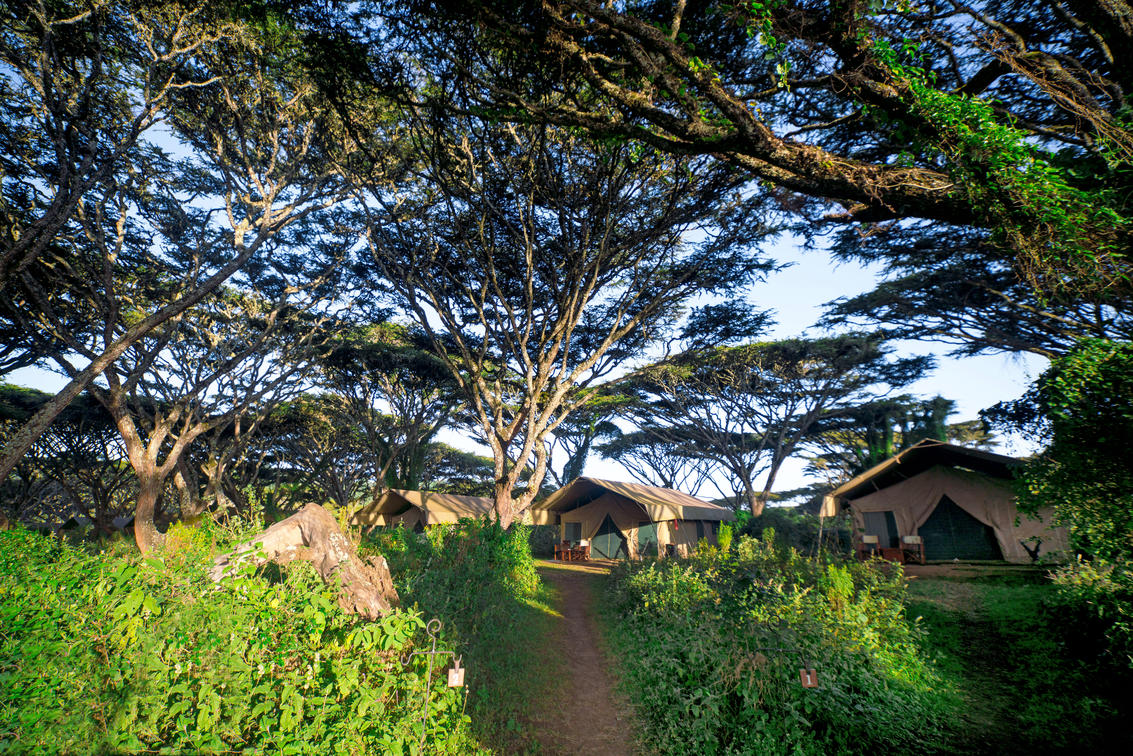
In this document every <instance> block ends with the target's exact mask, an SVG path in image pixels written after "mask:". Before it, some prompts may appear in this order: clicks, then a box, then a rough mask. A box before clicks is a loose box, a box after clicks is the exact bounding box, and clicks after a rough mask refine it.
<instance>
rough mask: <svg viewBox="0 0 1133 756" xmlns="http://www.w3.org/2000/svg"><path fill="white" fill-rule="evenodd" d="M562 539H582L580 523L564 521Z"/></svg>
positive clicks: (572, 540)
mask: <svg viewBox="0 0 1133 756" xmlns="http://www.w3.org/2000/svg"><path fill="white" fill-rule="evenodd" d="M563 540H564V541H570V542H571V543H575V542H576V541H581V540H582V523H581V522H566V523H563Z"/></svg>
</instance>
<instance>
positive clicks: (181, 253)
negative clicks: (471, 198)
mask: <svg viewBox="0 0 1133 756" xmlns="http://www.w3.org/2000/svg"><path fill="white" fill-rule="evenodd" d="M194 64H195V65H197V66H199V67H200V69H201V70H202V71H207V72H208V74H209V80H208V82H207V84H204V85H202V86H199V87H193V88H183V89H179V90H177V91H176V93H175V94H174V95H171V97H170V101H171V103H170V105H169V114H170V119H171V120H170V122H171V124H172V125H173V126H174V127H175V128H176V131H177V134H178V135H179V136H180V137H181V139H182V140H183V143H184V148H185V150H186V151H187V152H188V153H189V154H188V156H187V157H184V158H182V159H179V160H176V161H175V160H171V159H170V158H168V157H167V156H166V155H164V154H163V153H162V152H161V151H160V150H158V149H156V148H152V147H151V148H149V149H147V150H145V151H141V152H139V154H138V155H135V156H134V158H133V159H132V161H131V164H130V167H129V170H128V171H126V177H125V178H124V179H122V180H121V182H120V184H121V186H120V189H119V191H117V192H115V193H114V194H112V195H108V196H100V197H99V198H98V201H97V202H95V201H87V202H84V203H81V204H80V205H79V206H78V209H77V211H76V219H75V222H74V224H72V226H70V227H68V229H69V230H68V232H67V233H59V234H57V235H56V238H55V240H54V243H53V246H52V247H50V248H48V249H49V250H51V251H52V257H51V259H50V260H49V261H47V260H46V259H45V258H43V255H44V254H46V252H45V253H41V261H40V262H41V263H44V264H47V263H48V262H49V264H50V265H51V266H54V268H55V269H56V276H57V278H58V280H59V281H60V282H61V283H63V284H65V285H64V286H61V287H59V288H60V289H61V290H62V291H65V292H66V297H65V298H64V299H63V301H62V302H59V301H57V300H55V299H53V298H52V296H51V293H50V292H45V291H44V289H43V287H42V286H39V285H37V283H36V281H34V280H30V279H29V278H27V277H23V278H21V279H20V280H21V282H22V283H23V284H26V286H25V290H24V294H25V295H26V298H27V302H28V306H26V307H15V308H13V311H14V312H17V313H19V316H20V317H21V318H22V319H23V320H22V324H23V326H24V328H25V330H26V331H27V332H28V333H30V334H37V335H42V338H43V339H44V340H45V341H47V342H48V343H49V344H50V345H51V348H50V350H49V356H50V359H51V360H52V361H53V362H54V363H55V365H56V366H57V367H58V369H60V370H61V371H62V372H64V373H65V374H66V375H68V376H69V377H71V378H72V381H71V385H70V386H69V387H68V389H70V388H73V386H75V385H78V384H80V383H82V382H84V381H86V380H87V379H89V378H90V377H91V375H92V374H93V375H99V374H101V375H102V376H103V377H104V379H105V381H106V384H105V385H99V386H97V387H94V386H93V385H92V387H91V390H92V391H93V392H94V393H95V395H96V396H97V397H98V398H99V399H100V401H102V402H103V403H104V404H105V405H106V407H107V409H108V410H109V411H110V412H111V414H112V415H113V416H114V418H115V422H116V424H117V426H118V429H119V431H120V433H121V434H122V437H123V439H124V441H125V443H126V446H127V452H128V455H129V457H130V461H131V464H132V465H133V466H134V468H135V471H136V472H137V473H138V476H139V481H140V486H141V489H140V493H139V500H138V509H139V511H138V518H137V523H138V525H137V527H136V528H135V532H136V534H137V536H138V539H139V545H140V546H141V547H142V548H143V550H146V549H148V548H151V547H152V546H153V545H154V544H155V543H156V542H157V541H158V540H160V539H159V538H158V533H157V531H156V529H155V528H154V527H153V524H152V518H153V512H154V507H155V505H156V502H157V499H158V497H159V496H160V493H161V489H162V481H164V479H165V478H166V476H168V475H169V474H171V473H172V472H173V470H174V469H175V468H176V466H177V460H178V459H179V457H180V455H181V453H182V452H183V451H184V448H185V447H186V446H187V445H188V444H189V443H190V442H191V441H192V440H193V438H195V437H197V436H199V435H200V434H201V433H204V432H205V431H206V430H208V429H210V428H215V427H217V426H218V425H219V424H222V423H223V422H227V421H230V420H232V419H233V417H234V413H235V414H240V413H241V412H243V409H244V408H247V407H250V406H253V405H254V404H255V403H256V402H257V401H259V400H260V396H261V395H262V394H263V393H264V390H265V389H264V386H265V385H267V384H265V383H264V382H265V381H267V382H268V383H271V382H272V381H273V380H275V378H272V379H269V378H268V377H267V376H269V375H270V376H276V378H278V376H279V375H280V374H281V371H284V370H286V369H289V368H287V367H286V366H285V365H284V364H283V363H281V362H279V359H280V357H279V354H278V352H279V350H281V349H283V350H285V351H286V350H287V349H290V348H291V347H290V346H288V344H292V343H294V344H302V343H303V342H304V340H305V339H309V338H310V337H311V333H312V332H313V324H312V323H308V322H307V321H306V320H305V319H304V318H305V316H302V315H301V313H302V311H304V310H309V309H310V308H312V307H317V306H319V305H320V304H321V303H323V302H325V301H326V300H327V298H328V297H332V296H334V295H335V292H334V290H333V287H332V284H333V282H334V280H335V277H336V271H335V267H334V266H335V265H336V264H337V263H338V262H339V261H340V254H341V249H340V247H339V246H338V244H339V243H338V241H337V240H336V239H335V238H334V234H335V231H336V228H338V226H339V223H338V220H337V219H336V216H335V215H334V214H333V213H331V212H330V211H329V209H330V208H331V207H333V206H334V204H335V203H336V202H338V201H339V200H340V199H341V198H342V196H343V192H344V191H345V187H344V185H343V184H342V183H341V182H340V181H339V173H340V172H339V169H338V168H337V167H336V163H335V159H336V157H338V156H339V153H338V152H337V150H338V149H339V148H340V147H341V145H342V144H343V140H342V139H341V132H340V129H339V127H338V125H337V124H338V122H337V121H336V120H335V118H334V116H333V113H332V112H330V111H329V110H327V109H325V108H322V107H321V106H320V101H319V98H318V95H317V92H316V90H315V87H314V85H313V84H312V82H311V81H310V80H309V79H307V78H305V76H304V75H303V72H302V71H301V70H299V71H296V70H294V69H293V68H289V64H288V62H287V60H286V59H281V58H280V57H278V56H276V55H275V52H274V51H272V50H270V49H268V48H256V47H254V46H249V45H244V44H235V43H233V44H227V43H224V44H222V43H217V44H216V45H214V46H213V47H210V48H208V49H202V50H198V51H197V56H196V58H195V59H194ZM237 271H241V273H240V275H239V276H238V277H237V278H235V279H233V285H234V286H235V287H239V289H240V292H239V293H238V292H236V291H234V290H228V291H222V292H219V293H217V291H218V287H219V286H220V284H221V283H222V282H223V281H225V280H227V279H229V278H230V277H231V276H232V275H233V274H234V273H236V272H237ZM190 308H192V309H190ZM76 312H77V313H79V314H81V315H82V317H81V318H76V317H75V315H74V313H76ZM238 312H239V317H238V316H237V313H238ZM76 321H85V322H88V323H92V324H95V327H94V328H91V329H87V330H84V331H80V332H76V331H75V329H73V328H72V327H71V324H72V323H74V322H76ZM222 328H226V329H227V333H222V332H220V329H222ZM245 328H246V329H248V330H246V331H244V332H243V333H241V330H242V329H245ZM239 336H242V337H244V338H245V339H246V340H245V341H244V342H243V343H241V342H238V341H233V340H232V339H233V338H237V337H239ZM221 345H224V346H225V347H227V348H228V351H227V352H225V353H220V352H217V351H216V350H217V349H219V348H220V346H221ZM174 349H185V350H189V351H188V352H187V353H185V354H184V355H183V360H184V361H181V362H178V361H175V360H173V361H171V360H169V356H170V354H171V353H172V352H170V350H174ZM194 350H195V351H194ZM256 350H261V351H259V352H257V351H256ZM263 350H269V351H275V352H276V353H277V354H276V357H275V358H274V360H268V359H267V358H266V357H265V354H264V351H263ZM80 359H85V360H88V364H87V365H86V366H85V367H80V366H79V364H78V360H80ZM206 367H207V370H206ZM201 370H205V372H200V371H201ZM194 371H196V372H194ZM210 371H211V372H210ZM171 376H178V380H179V381H182V382H183V384H184V385H183V386H177V385H176V381H173V380H171V379H170V377H171ZM226 381H227V382H228V383H229V384H230V385H229V386H228V387H227V388H228V390H230V391H232V392H233V393H232V394H230V395H229V396H228V400H229V403H228V404H227V405H224V403H223V401H222V400H221V399H219V398H218V396H217V392H218V391H219V386H220V385H222V384H224V383H225V382H226ZM67 396H68V392H67V390H65V391H64V392H63V393H61V394H60V395H59V396H57V397H56V399H55V400H54V401H55V402H60V401H63V403H64V405H65V403H66V401H65V400H67ZM154 397H156V398H160V399H161V400H163V401H166V402H172V403H173V404H176V403H177V402H178V401H182V400H183V402H184V403H187V406H186V405H185V404H182V405H181V406H179V407H178V408H177V409H176V410H173V411H171V416H170V417H166V419H165V420H160V421H159V420H158V419H157V415H158V414H160V411H159V410H162V409H163V408H162V407H160V406H159V405H158V404H157V403H156V402H151V403H149V404H147V403H146V402H147V401H149V400H150V399H152V398H154ZM208 402H214V403H216V407H214V409H216V411H212V410H209V411H207V412H202V411H200V410H201V409H202V408H203V407H205V406H206V405H207V404H208ZM237 408H241V409H239V410H238V409H237ZM149 412H153V414H150V415H147V414H146V413H149ZM41 414H42V413H41ZM206 415H207V416H208V419H207V420H205V419H202V418H204V417H205V416H206ZM37 417H38V415H37ZM170 418H172V419H170ZM167 421H168V422H167ZM178 423H181V424H182V425H181V426H179V428H180V430H179V431H178V433H177V434H176V435H177V441H176V442H172V441H170V442H169V443H170V444H171V445H170V446H167V445H166V443H167V440H168V437H169V434H170V433H171V432H172V428H173V427H174V426H177V424H178ZM185 423H189V424H190V425H191V429H190V426H187V425H184V424H185ZM33 424H34V419H33ZM25 430H27V429H26V428H25ZM35 430H36V429H35V428H34V427H33V428H32V429H31V431H29V433H34V432H35ZM19 450H20V449H19V447H16V448H13V449H12V450H10V454H9V456H11V454H15V453H16V452H18V451H19ZM159 456H160V457H162V458H163V459H164V461H163V462H161V463H160V464H159V463H158V462H157V459H158V457H159ZM2 472H4V471H3V469H0V473H2Z"/></svg>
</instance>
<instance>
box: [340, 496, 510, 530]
mask: <svg viewBox="0 0 1133 756" xmlns="http://www.w3.org/2000/svg"><path fill="white" fill-rule="evenodd" d="M492 509H493V507H492V500H491V499H486V498H484V497H482V496H457V495H456V494H447V493H437V492H435V491H406V490H401V489H390V490H389V491H386V492H384V493H383V494H382V495H381V496H379V497H378V498H377V500H375V501H373V502H371V503H370V504H367V505H366V506H365V507H363V508H362V509H360V510H358V511H357V512H356V513H355V514H354V517H353V518H352V519H351V523H352V524H354V525H360V526H362V527H363V528H365V529H367V530H369V529H370V528H374V527H396V526H398V525H402V526H404V527H406V528H409V529H410V530H420V529H422V528H424V527H426V526H428V525H441V524H449V523H454V522H457V521H458V520H461V519H464V518H466V517H470V518H474V519H475V518H479V517H485V516H487V515H488V514H490V513H491V512H492Z"/></svg>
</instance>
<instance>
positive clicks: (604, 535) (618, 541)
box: [590, 515, 629, 559]
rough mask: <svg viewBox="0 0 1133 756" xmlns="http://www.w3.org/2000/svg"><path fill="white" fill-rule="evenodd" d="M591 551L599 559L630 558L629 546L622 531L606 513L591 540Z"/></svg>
mask: <svg viewBox="0 0 1133 756" xmlns="http://www.w3.org/2000/svg"><path fill="white" fill-rule="evenodd" d="M590 553H591V554H592V555H593V556H595V557H597V558H599V559H629V546H628V544H627V543H626V539H625V536H624V535H622V531H620V530H618V526H617V525H615V524H614V521H613V519H611V518H610V515H606V517H605V519H604V520H602V524H601V525H600V526H598V532H597V533H595V534H594V538H592V539H591V540H590Z"/></svg>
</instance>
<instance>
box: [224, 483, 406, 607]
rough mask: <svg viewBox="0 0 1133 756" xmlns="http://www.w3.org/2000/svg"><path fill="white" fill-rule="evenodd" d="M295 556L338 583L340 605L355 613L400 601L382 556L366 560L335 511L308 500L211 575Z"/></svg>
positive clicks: (285, 561)
mask: <svg viewBox="0 0 1133 756" xmlns="http://www.w3.org/2000/svg"><path fill="white" fill-rule="evenodd" d="M257 547H262V551H260V550H258V549H257ZM296 559H302V560H304V561H308V562H310V563H311V564H313V565H314V566H315V569H316V570H318V572H319V575H320V576H322V578H323V580H324V581H326V583H327V584H328V585H332V586H336V587H337V588H338V591H339V599H338V605H339V606H341V607H342V608H343V609H344V610H346V611H347V612H350V613H351V614H358V615H361V616H362V617H365V618H366V619H371V620H372V619H377V618H378V617H381V616H382V615H384V614H388V613H389V612H390V610H391V609H392V608H393V607H394V606H396V605H397V604H398V603H399V599H398V596H397V590H396V589H395V588H394V587H393V579H392V578H391V577H390V574H389V565H388V564H386V560H385V559H384V558H383V557H380V556H379V557H376V558H375V557H371V558H370V559H368V560H366V561H365V562H364V561H362V559H361V558H360V557H359V556H358V553H357V552H356V551H355V550H354V547H353V546H352V545H351V543H350V541H349V539H347V537H346V536H345V535H344V534H343V532H342V530H341V529H340V528H339V527H338V522H337V521H336V520H335V519H334V515H332V514H331V513H330V512H328V511H327V510H325V509H323V508H322V507H320V506H319V505H318V504H308V505H307V506H305V507H303V509H301V510H299V512H297V513H296V514H293V515H291V516H290V517H288V518H287V519H286V520H281V521H280V522H277V523H276V524H274V525H272V526H271V527H270V528H268V529H267V530H265V531H264V532H263V533H260V534H259V535H258V536H256V537H255V538H254V539H252V540H251V541H248V542H247V543H244V544H241V545H240V546H238V547H237V548H236V550H235V551H233V552H232V553H230V554H226V555H224V556H221V557H217V559H216V562H215V566H214V567H213V568H212V570H210V571H209V577H211V578H212V579H213V580H214V581H217V582H219V581H220V580H221V579H223V578H224V577H225V576H226V575H230V574H232V572H233V570H234V569H235V568H236V567H237V566H238V565H240V564H243V563H246V562H251V563H252V564H255V565H260V564H263V563H264V562H268V561H271V562H275V563H276V564H287V563H288V562H291V561H294V560H296Z"/></svg>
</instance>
